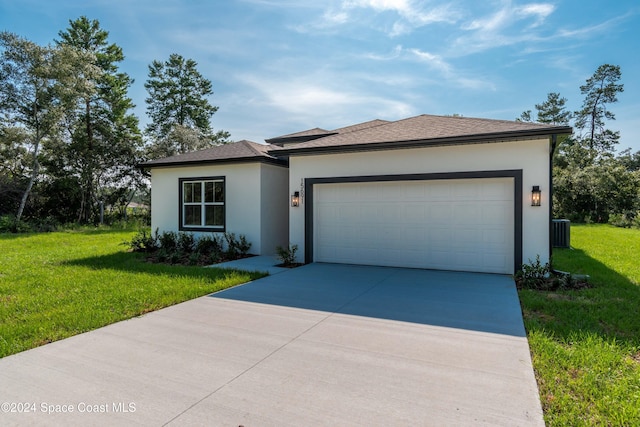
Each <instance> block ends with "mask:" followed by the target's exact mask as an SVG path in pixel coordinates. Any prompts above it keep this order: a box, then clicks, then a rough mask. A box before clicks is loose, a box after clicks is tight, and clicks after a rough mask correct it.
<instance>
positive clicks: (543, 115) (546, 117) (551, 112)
mask: <svg viewBox="0 0 640 427" xmlns="http://www.w3.org/2000/svg"><path fill="white" fill-rule="evenodd" d="M566 103H567V98H561V97H560V94H559V93H558V92H550V93H549V94H547V100H546V101H544V102H543V103H542V104H536V110H538V122H540V123H548V124H550V125H554V126H568V125H569V121H570V120H571V117H572V114H571V112H570V111H568V110H567V109H566V107H565V104H566Z"/></svg>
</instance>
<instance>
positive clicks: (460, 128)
mask: <svg viewBox="0 0 640 427" xmlns="http://www.w3.org/2000/svg"><path fill="white" fill-rule="evenodd" d="M380 122H382V123H377V124H376V125H374V126H368V127H363V128H361V129H356V130H354V131H351V132H340V133H338V134H335V135H329V136H326V137H323V138H318V139H315V140H313V141H308V142H303V143H299V144H295V145H289V146H287V147H286V148H277V149H276V150H275V151H274V152H273V153H274V154H275V153H276V152H281V153H282V154H285V152H286V154H293V153H295V152H307V151H311V150H314V151H318V152H320V151H326V150H327V149H332V148H333V149H338V148H345V147H354V148H360V149H366V148H367V146H371V148H373V146H377V147H378V148H382V147H381V146H382V145H384V146H385V147H386V148H393V147H394V145H398V146H406V145H407V144H409V145H410V144H411V143H418V142H420V143H427V144H428V143H429V142H433V143H446V142H447V141H449V142H450V143H469V142H478V141H482V140H485V141H486V140H490V139H499V138H507V137H527V136H541V135H545V134H546V135H551V134H553V133H555V134H566V133H570V132H571V128H570V127H568V126H551V125H548V124H542V123H528V122H516V121H509V120H492V119H478V118H471V117H457V116H432V115H426V114H425V115H421V116H416V117H410V118H408V119H404V120H398V121H394V122H384V121H380Z"/></svg>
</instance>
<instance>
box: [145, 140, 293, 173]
mask: <svg viewBox="0 0 640 427" xmlns="http://www.w3.org/2000/svg"><path fill="white" fill-rule="evenodd" d="M261 145H263V144H258V143H257V142H252V141H247V140H244V139H243V140H241V141H237V142H232V143H228V144H222V145H217V146H215V147H211V148H207V149H205V150H200V151H191V152H188V153H183V154H178V155H175V156H170V157H166V158H163V159H156V160H150V161H147V162H143V163H139V164H138V165H137V167H138V168H140V169H151V168H156V167H168V166H185V165H198V164H213V163H249V162H260V163H269V164H274V165H278V166H285V167H286V166H287V165H288V162H287V160H286V159H281V158H278V157H275V156H273V155H271V154H270V153H269V152H268V151H269V149H270V148H274V147H273V146H269V145H264V150H261V149H260V148H259V146H261Z"/></svg>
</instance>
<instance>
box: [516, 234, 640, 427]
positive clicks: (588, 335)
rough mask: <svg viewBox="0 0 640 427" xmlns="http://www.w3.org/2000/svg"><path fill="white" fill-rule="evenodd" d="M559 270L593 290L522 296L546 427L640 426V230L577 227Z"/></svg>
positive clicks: (560, 252)
mask: <svg viewBox="0 0 640 427" xmlns="http://www.w3.org/2000/svg"><path fill="white" fill-rule="evenodd" d="M571 245H572V247H573V248H574V249H572V250H569V249H555V250H554V267H555V268H556V269H558V270H563V271H570V272H572V273H582V274H588V275H590V276H591V281H590V282H591V284H592V285H593V287H592V288H590V289H583V290H576V291H556V292H539V291H531V290H521V291H520V300H521V302H522V309H523V313H524V320H525V326H526V328H527V333H528V337H529V345H530V346H531V353H532V358H533V365H534V369H535V371H536V377H537V379H538V387H539V389H540V398H541V401H542V406H543V409H544V414H545V421H546V423H547V425H548V426H592V425H602V426H638V425H640V230H637V229H622V228H615V227H612V226H608V225H572V226H571Z"/></svg>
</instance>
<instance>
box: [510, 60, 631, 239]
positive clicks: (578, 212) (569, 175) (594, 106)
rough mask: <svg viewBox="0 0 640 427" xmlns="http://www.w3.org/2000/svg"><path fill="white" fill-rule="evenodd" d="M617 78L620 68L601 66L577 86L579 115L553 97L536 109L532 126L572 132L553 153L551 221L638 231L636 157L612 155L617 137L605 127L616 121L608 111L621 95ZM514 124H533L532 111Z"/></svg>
mask: <svg viewBox="0 0 640 427" xmlns="http://www.w3.org/2000/svg"><path fill="white" fill-rule="evenodd" d="M621 78H622V73H621V71H620V67H619V66H617V65H610V64H603V65H601V66H599V67H598V68H597V69H596V71H595V72H594V73H593V75H592V76H591V77H589V78H588V79H587V80H586V82H585V83H584V84H583V85H582V86H580V93H581V94H582V95H583V96H584V99H583V101H582V106H581V108H580V109H579V110H577V111H570V110H568V109H567V106H566V103H567V99H566V98H564V97H562V96H561V95H560V94H559V93H557V92H551V93H549V94H548V95H547V99H546V100H545V101H544V102H542V103H540V104H536V105H535V110H536V118H535V121H537V122H539V123H548V124H551V125H572V126H573V128H574V132H573V134H572V135H571V136H569V137H567V138H565V139H562V140H559V141H558V143H557V146H556V147H552V148H553V150H554V156H553V172H552V173H553V185H554V192H553V215H554V217H555V218H567V219H570V220H572V221H574V222H598V223H604V222H610V223H612V224H614V225H618V226H624V227H629V226H636V227H640V151H637V152H635V153H633V152H632V150H631V149H626V150H624V151H621V152H619V153H618V152H616V147H617V146H618V144H619V140H620V132H619V131H614V130H612V129H610V128H609V127H608V125H609V123H610V122H611V121H613V120H615V114H614V113H613V111H611V106H612V105H613V104H615V103H616V102H618V95H619V94H621V93H622V92H624V85H623V84H621V83H620V80H621ZM516 120H520V121H534V119H533V117H532V112H531V110H527V111H525V112H523V113H522V114H521V115H520V117H518V118H517V119H516Z"/></svg>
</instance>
